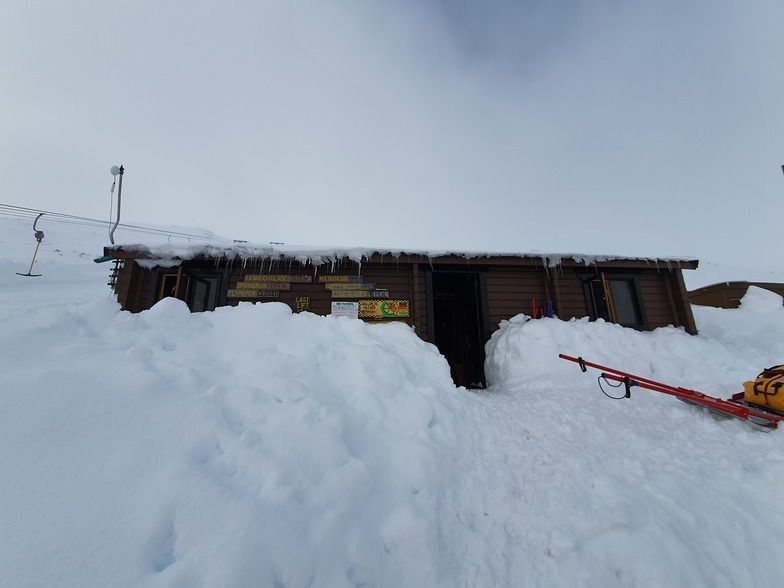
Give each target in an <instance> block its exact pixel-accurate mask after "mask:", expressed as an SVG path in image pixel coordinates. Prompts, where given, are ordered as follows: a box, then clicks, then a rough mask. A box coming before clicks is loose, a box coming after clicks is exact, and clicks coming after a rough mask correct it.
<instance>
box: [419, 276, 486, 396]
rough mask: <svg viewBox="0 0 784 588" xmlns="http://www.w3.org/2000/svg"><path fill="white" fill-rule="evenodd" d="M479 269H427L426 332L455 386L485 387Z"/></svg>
mask: <svg viewBox="0 0 784 588" xmlns="http://www.w3.org/2000/svg"><path fill="white" fill-rule="evenodd" d="M484 292H485V288H484V276H483V274H482V273H480V272H465V271H459V272H458V271H433V272H429V273H428V306H429V309H428V311H429V312H428V317H429V318H430V320H429V324H428V334H429V338H430V342H431V343H434V344H435V346H436V347H438V350H439V351H440V352H441V354H442V355H443V356H444V357H445V358H446V360H447V361H448V362H449V367H450V369H451V372H452V379H453V380H454V382H455V385H457V386H465V387H466V388H484V387H485V370H484V363H485V342H486V341H487V334H486V325H487V305H486V303H485V299H486V297H485V295H484Z"/></svg>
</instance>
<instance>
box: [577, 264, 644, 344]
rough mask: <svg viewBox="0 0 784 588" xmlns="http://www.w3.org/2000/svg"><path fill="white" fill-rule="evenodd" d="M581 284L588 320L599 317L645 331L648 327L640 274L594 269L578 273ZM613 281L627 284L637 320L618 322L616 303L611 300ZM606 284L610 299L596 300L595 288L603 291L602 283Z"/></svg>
mask: <svg viewBox="0 0 784 588" xmlns="http://www.w3.org/2000/svg"><path fill="white" fill-rule="evenodd" d="M579 277H580V280H581V282H582V286H583V294H584V296H585V305H586V308H587V310H588V317H589V318H590V320H592V321H595V320H597V319H599V318H601V319H604V320H606V321H607V322H611V323H615V324H619V325H621V326H623V327H629V328H632V329H637V330H640V331H647V330H649V329H650V327H649V323H648V315H647V313H646V311H645V304H644V301H643V296H642V288H641V287H640V274H637V273H630V272H628V271H627V272H623V271H621V272H615V271H596V272H591V273H585V272H582V273H580V274H579ZM613 282H616V283H618V282H621V283H626V284H628V285H629V293H630V295H631V303H632V309H631V310H632V312H633V313H634V314H635V315H637V317H638V318H639V320H638V322H634V323H630V322H620V321H618V320H617V314H618V313H617V308H616V304H615V303H614V301H613V300H612V286H611V284H612V283H613ZM605 283H606V284H607V289H609V290H610V300H609V301H608V300H607V299H606V297H605V298H603V299H602V300H601V301H597V300H596V288H597V286H598V287H599V288H600V289H601V292H605V287H604V284H605Z"/></svg>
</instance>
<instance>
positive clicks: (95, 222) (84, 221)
mask: <svg viewBox="0 0 784 588" xmlns="http://www.w3.org/2000/svg"><path fill="white" fill-rule="evenodd" d="M38 214H46V215H47V217H48V221H49V222H59V223H63V224H75V225H86V226H93V227H106V226H108V225H111V222H110V221H102V220H99V219H94V218H89V217H84V216H77V215H73V214H65V213H61V212H52V211H48V210H40V209H35V208H27V207H24V206H14V205H11V204H2V203H0V216H9V217H18V218H33V217H35V216H36V215H38ZM118 226H119V227H122V228H123V229H124V230H127V231H131V232H137V233H147V234H154V235H171V236H174V237H185V238H189V239H201V240H205V241H207V240H210V239H211V238H212V237H207V236H204V235H196V234H193V233H185V232H182V231H169V230H166V229H160V228H155V227H145V226H143V225H132V224H126V223H119V225H118Z"/></svg>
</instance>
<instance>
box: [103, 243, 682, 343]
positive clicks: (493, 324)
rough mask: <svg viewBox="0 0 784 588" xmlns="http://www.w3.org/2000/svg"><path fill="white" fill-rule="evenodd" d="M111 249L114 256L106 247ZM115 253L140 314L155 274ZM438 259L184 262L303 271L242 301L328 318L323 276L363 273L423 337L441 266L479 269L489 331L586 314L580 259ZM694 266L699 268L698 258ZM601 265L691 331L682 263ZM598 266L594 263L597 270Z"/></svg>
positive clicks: (128, 297)
mask: <svg viewBox="0 0 784 588" xmlns="http://www.w3.org/2000/svg"><path fill="white" fill-rule="evenodd" d="M109 253H116V252H113V251H109ZM115 257H116V258H124V259H125V262H124V267H122V269H121V270H120V271H119V273H118V276H117V282H116V291H117V297H118V300H119V302H120V304H121V305H122V307H123V308H124V309H126V310H130V311H131V312H139V311H141V310H145V309H146V308H149V307H150V306H152V304H154V302H155V299H154V293H153V291H152V286H153V284H152V281H153V280H154V279H156V278H157V272H156V271H155V270H153V271H150V270H146V269H143V268H142V267H140V266H139V265H138V264H137V263H136V262H135V261H134V259H133V257H135V255H134V254H133V253H129V252H120V255H115ZM443 261H444V263H443V264H440V265H439V263H436V262H434V261H433V260H429V259H427V258H425V257H423V256H418V255H417V256H415V255H404V256H401V257H400V258H398V259H395V258H393V257H390V256H386V257H383V258H382V257H380V256H374V257H373V258H372V259H371V260H370V262H366V263H362V264H358V263H356V262H353V261H350V260H343V261H341V262H340V263H336V264H334V265H327V264H324V265H320V266H318V267H315V266H313V265H310V264H302V263H299V262H296V261H293V260H285V261H276V262H270V261H268V260H265V261H258V262H255V263H254V262H252V261H251V262H242V263H236V262H231V261H226V260H218V261H216V260H214V259H202V260H191V261H186V262H183V267H186V266H187V267H201V268H202V269H205V270H213V271H215V272H221V273H223V275H224V276H226V279H225V280H224V284H223V287H224V288H225V289H234V288H235V286H236V284H237V282H240V281H243V280H245V279H246V277H247V276H248V275H259V274H261V275H265V274H266V275H277V274H284V275H307V276H313V281H312V282H311V283H296V282H294V283H292V284H291V289H290V290H281V291H280V295H279V297H277V298H269V299H258V298H253V299H251V298H248V299H245V300H248V301H254V302H267V301H279V302H283V303H285V304H288V305H290V306H291V307H292V308H293V309H296V303H295V300H296V298H297V297H299V296H308V297H310V300H311V303H310V311H311V312H314V313H317V314H322V315H327V314H330V312H331V303H332V301H333V298H332V295H331V292H330V291H329V290H327V289H326V288H325V286H324V283H323V282H320V281H318V277H319V276H322V275H336V274H337V275H353V276H356V275H361V276H362V277H363V281H364V282H368V283H369V282H372V283H374V284H376V287H377V288H384V289H387V290H388V291H389V299H392V300H408V301H409V302H410V316H409V317H408V318H407V319H401V320H405V322H406V323H408V324H410V325H413V326H414V328H415V329H416V332H417V334H418V335H419V336H420V337H422V338H423V339H425V340H427V338H428V320H427V309H428V306H427V305H428V300H427V275H428V272H430V271H433V270H436V271H439V270H441V269H444V268H446V271H455V269H456V268H457V269H459V270H461V269H462V270H465V271H478V272H482V273H483V274H484V276H485V284H486V287H487V290H486V294H487V303H488V315H489V316H488V318H489V324H488V325H487V328H488V329H489V330H490V331H494V330H496V329H497V328H498V325H499V323H500V322H501V321H502V320H504V319H509V318H511V317H513V316H515V315H517V314H520V313H524V314H526V315H529V316H530V315H532V314H533V310H532V305H533V300H535V301H536V306H537V307H539V308H543V307H544V306H545V305H546V303H547V301H548V300H551V301H552V303H553V310H554V312H555V314H556V315H557V316H558V317H560V318H561V319H564V320H568V319H571V318H579V317H584V316H587V315H588V309H587V305H586V299H585V292H584V290H583V284H582V281H581V277H580V274H584V273H585V272H586V271H592V270H591V267H593V266H590V267H589V266H586V265H584V264H580V263H570V264H567V263H564V264H561V265H558V266H556V267H546V266H545V265H543V263H542V261H541V260H539V259H524V258H503V259H499V258H487V259H485V258H483V259H481V260H479V261H474V260H472V261H468V260H466V259H463V258H458V257H449V258H444V259H443ZM689 263H692V265H691V266H687V267H696V262H689ZM598 265H599V269H605V268H609V269H612V270H615V271H624V272H626V271H628V272H629V274H633V275H636V276H637V277H638V284H639V288H640V295H641V297H642V300H643V306H644V309H643V310H644V313H645V316H646V318H647V323H648V326H649V327H650V328H656V327H661V326H666V325H679V326H683V327H685V328H686V330H687V331H688V332H690V333H696V328H695V325H694V319H693V315H692V314H691V306H690V305H689V300H688V293H687V292H686V289H685V286H684V283H683V276H682V274H681V270H680V267H677V268H672V269H671V268H669V267H667V268H659V267H657V266H655V265H651V264H648V263H646V262H642V261H641V262H635V261H633V260H632V261H628V260H627V261H615V262H610V263H604V264H598ZM594 269H596V268H594ZM242 300H243V299H241V298H228V299H226V300H225V303H226V304H229V305H237V304H238V303H239V302H241V301H242Z"/></svg>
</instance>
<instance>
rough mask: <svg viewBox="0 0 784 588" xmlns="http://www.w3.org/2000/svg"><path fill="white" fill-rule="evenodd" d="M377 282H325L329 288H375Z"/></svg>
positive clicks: (325, 286)
mask: <svg viewBox="0 0 784 588" xmlns="http://www.w3.org/2000/svg"><path fill="white" fill-rule="evenodd" d="M375 287H376V285H375V284H365V283H362V284H360V283H357V282H329V283H327V284H324V288H326V289H327V290H374V289H375Z"/></svg>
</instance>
